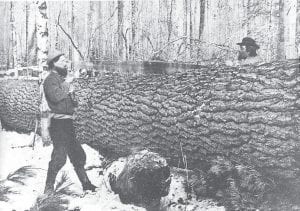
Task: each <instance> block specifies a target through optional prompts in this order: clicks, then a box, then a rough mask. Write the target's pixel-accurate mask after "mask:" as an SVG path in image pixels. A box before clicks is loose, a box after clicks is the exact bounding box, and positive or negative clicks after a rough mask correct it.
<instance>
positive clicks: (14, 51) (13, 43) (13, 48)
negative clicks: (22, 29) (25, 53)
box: [9, 1, 17, 68]
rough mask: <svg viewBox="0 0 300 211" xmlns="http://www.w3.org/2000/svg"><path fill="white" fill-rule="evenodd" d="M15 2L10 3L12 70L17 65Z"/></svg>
mask: <svg viewBox="0 0 300 211" xmlns="http://www.w3.org/2000/svg"><path fill="white" fill-rule="evenodd" d="M14 10H15V9H14V2H12V1H11V2H10V33H11V35H10V50H9V51H10V59H9V61H10V65H9V66H10V68H14V67H15V66H16V65H17V40H16V27H15V15H14V12H15V11H14Z"/></svg>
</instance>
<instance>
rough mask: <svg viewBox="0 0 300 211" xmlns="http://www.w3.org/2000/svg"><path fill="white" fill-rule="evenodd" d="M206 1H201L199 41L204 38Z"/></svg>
mask: <svg viewBox="0 0 300 211" xmlns="http://www.w3.org/2000/svg"><path fill="white" fill-rule="evenodd" d="M204 15H205V0H200V22H199V40H201V38H202V34H203V30H204Z"/></svg>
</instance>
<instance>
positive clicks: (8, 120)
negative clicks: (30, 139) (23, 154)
mask: <svg viewBox="0 0 300 211" xmlns="http://www.w3.org/2000/svg"><path fill="white" fill-rule="evenodd" d="M38 112H39V85H38V82H37V80H14V79H12V80H1V81H0V119H1V121H2V123H3V127H5V128H8V129H12V130H16V131H20V132H31V131H34V129H35V121H36V114H37V113H38Z"/></svg>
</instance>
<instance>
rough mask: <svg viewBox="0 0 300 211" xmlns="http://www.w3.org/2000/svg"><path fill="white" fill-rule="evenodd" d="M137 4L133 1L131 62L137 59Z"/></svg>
mask: <svg viewBox="0 0 300 211" xmlns="http://www.w3.org/2000/svg"><path fill="white" fill-rule="evenodd" d="M135 36H136V2H135V0H133V1H131V45H130V47H129V54H130V58H131V60H134V59H135V52H136V38H135Z"/></svg>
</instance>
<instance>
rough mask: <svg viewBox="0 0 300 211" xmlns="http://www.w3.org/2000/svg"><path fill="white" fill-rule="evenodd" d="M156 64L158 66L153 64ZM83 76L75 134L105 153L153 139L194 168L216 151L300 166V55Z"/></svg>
mask: <svg viewBox="0 0 300 211" xmlns="http://www.w3.org/2000/svg"><path fill="white" fill-rule="evenodd" d="M156 70H157V69H156ZM156 73H158V74H153V73H148V72H147V69H146V70H145V72H143V73H140V74H128V73H127V74H124V73H123V72H117V71H115V72H106V73H103V74H102V75H101V77H99V78H98V79H97V80H95V79H90V80H86V81H83V80H80V81H78V91H77V97H78V99H79V104H80V105H79V109H78V116H77V121H76V122H77V124H76V126H77V132H78V139H79V140H80V141H82V142H89V144H90V145H92V146H94V147H96V148H98V149H99V150H100V152H101V153H102V154H104V155H106V156H114V155H117V156H120V155H126V152H130V149H131V148H132V147H135V146H143V147H148V148H150V149H151V150H152V151H155V152H159V153H160V154H161V155H163V156H164V157H166V158H167V159H168V161H169V163H171V164H173V165H177V164H178V162H179V160H180V159H181V151H180V142H181V143H182V146H183V152H184V153H185V154H186V155H187V161H188V166H189V167H190V168H193V167H199V166H201V164H203V163H205V162H203V161H206V160H210V159H212V158H214V157H216V156H217V155H224V156H226V157H227V158H229V159H231V160H234V161H237V162H239V163H241V164H246V165H251V166H254V167H255V168H257V169H258V170H261V171H263V172H264V173H266V174H269V175H272V176H275V177H278V178H296V177H297V173H299V168H298V164H297V162H298V160H297V159H298V157H299V156H298V152H299V105H300V104H299V103H300V101H299V89H300V86H299V79H300V78H299V61H283V62H274V63H268V64H264V65H261V66H258V67H252V66H243V67H240V68H238V67H226V66H219V67H202V68H200V69H188V70H176V71H175V70H173V69H171V68H167V67H163V68H161V69H159V71H156Z"/></svg>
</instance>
